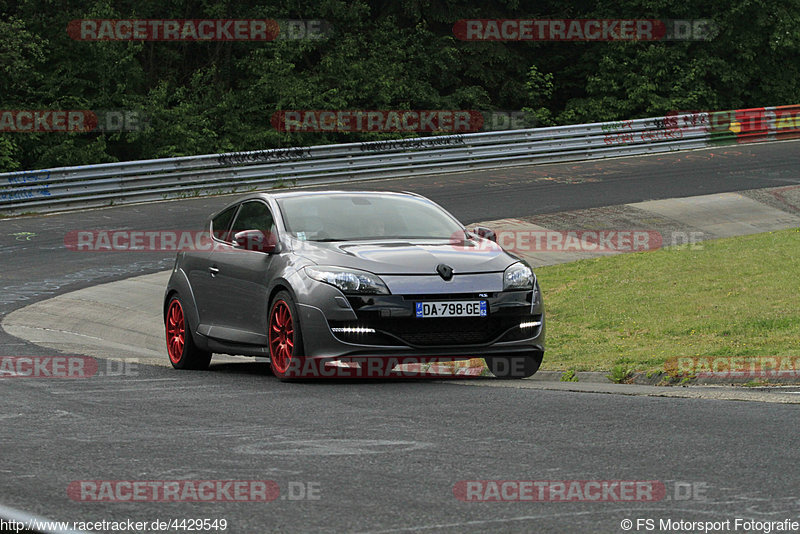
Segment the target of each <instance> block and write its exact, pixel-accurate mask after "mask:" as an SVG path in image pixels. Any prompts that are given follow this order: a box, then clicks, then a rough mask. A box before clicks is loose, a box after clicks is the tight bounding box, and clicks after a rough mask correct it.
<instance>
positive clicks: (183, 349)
mask: <svg viewBox="0 0 800 534" xmlns="http://www.w3.org/2000/svg"><path fill="white" fill-rule="evenodd" d="M164 329H165V330H166V335H167V356H168V357H169V361H170V363H171V364H172V367H174V368H175V369H208V364H209V363H211V353H210V352H207V351H204V350H200V349H199V348H198V347H197V345H195V342H194V339H192V328H191V325H190V324H189V320H188V319H187V318H186V314H185V313H184V306H183V302H181V298H180V296H178V295H177V294H175V295H173V296H172V298H170V300H169V304H168V305H167V315H166V319H165V321H164Z"/></svg>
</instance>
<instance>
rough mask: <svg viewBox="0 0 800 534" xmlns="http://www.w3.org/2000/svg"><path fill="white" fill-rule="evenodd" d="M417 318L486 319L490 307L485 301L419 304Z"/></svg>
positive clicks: (417, 305)
mask: <svg viewBox="0 0 800 534" xmlns="http://www.w3.org/2000/svg"><path fill="white" fill-rule="evenodd" d="M415 306H416V312H417V317H419V318H424V319H427V318H430V317H486V315H488V311H487V310H488V307H487V305H486V301H485V300H471V301H463V300H458V301H452V302H417V303H416V304H415Z"/></svg>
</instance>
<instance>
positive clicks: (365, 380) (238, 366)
mask: <svg viewBox="0 0 800 534" xmlns="http://www.w3.org/2000/svg"><path fill="white" fill-rule="evenodd" d="M207 372H212V373H223V374H233V375H247V376H264V377H269V378H271V379H274V380H276V381H277V380H278V379H277V378H276V377H275V375H274V374H273V373H272V369H271V368H270V365H269V363H267V362H252V361H250V362H247V361H243V362H241V363H240V362H220V363H214V362H213V361H212V363H211V365H210V367H209V368H208V371H207ZM453 379H457V380H493V379H494V377H492V376H471V375H453V374H433V373H429V374H425V373H416V372H411V371H395V372H394V373H393V374H392V375H388V376H380V377H357V378H350V377H341V376H336V377H328V378H325V377H314V378H302V379H297V380H294V381H292V383H300V384H374V383H381V384H387V383H388V384H391V383H400V382H409V381H411V382H416V383H419V382H430V381H438V380H453Z"/></svg>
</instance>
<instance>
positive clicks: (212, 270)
mask: <svg viewBox="0 0 800 534" xmlns="http://www.w3.org/2000/svg"><path fill="white" fill-rule="evenodd" d="M208 272H210V273H211V276H212V277H213V276H217V275H218V274H219V269H218V268H216V267H209V268H208Z"/></svg>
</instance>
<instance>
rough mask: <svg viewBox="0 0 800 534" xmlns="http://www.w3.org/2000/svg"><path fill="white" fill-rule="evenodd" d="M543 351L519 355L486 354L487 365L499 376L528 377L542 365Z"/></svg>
mask: <svg viewBox="0 0 800 534" xmlns="http://www.w3.org/2000/svg"><path fill="white" fill-rule="evenodd" d="M543 357H544V354H543V353H538V354H533V355H531V354H526V355H519V356H486V358H485V360H486V366H487V367H488V368H489V370H490V371H491V372H492V374H493V375H494V376H496V377H497V378H503V379H509V378H528V377H529V376H533V375H534V374H535V373H536V371H538V370H539V366H540V365H542V358H543Z"/></svg>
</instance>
